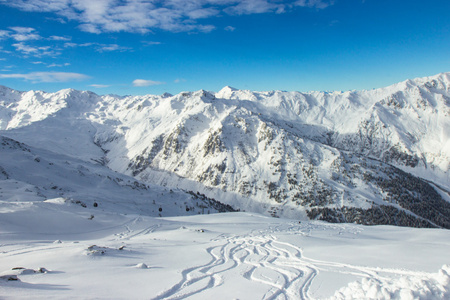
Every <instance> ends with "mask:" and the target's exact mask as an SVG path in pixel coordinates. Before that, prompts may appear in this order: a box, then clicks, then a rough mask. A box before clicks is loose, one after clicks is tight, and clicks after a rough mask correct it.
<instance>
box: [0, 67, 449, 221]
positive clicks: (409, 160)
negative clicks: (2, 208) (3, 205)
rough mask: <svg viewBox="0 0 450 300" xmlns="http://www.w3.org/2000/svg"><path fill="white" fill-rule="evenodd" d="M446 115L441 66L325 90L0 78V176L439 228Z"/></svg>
mask: <svg viewBox="0 0 450 300" xmlns="http://www.w3.org/2000/svg"><path fill="white" fill-rule="evenodd" d="M449 115H450V73H442V74H439V75H436V76H431V77H426V78H418V79H414V80H407V81H404V82H401V83H398V84H394V85H392V86H389V87H386V88H381V89H374V90H370V91H348V92H332V93H327V92H310V93H300V92H283V91H271V92H252V91H247V90H236V89H233V88H231V87H225V88H223V89H222V90H220V91H219V92H217V93H213V92H208V91H203V90H201V91H197V92H183V93H180V94H178V95H170V94H163V95H160V96H156V95H145V96H126V97H120V96H116V95H105V96H99V95H96V94H94V93H92V92H87V91H77V90H73V89H67V90H61V91H59V92H56V93H45V92H42V91H28V92H19V91H16V90H12V89H9V88H7V87H2V86H0V139H1V145H0V151H1V156H0V180H1V181H3V184H2V185H3V186H6V185H8V186H10V187H11V186H12V183H14V184H15V186H16V187H17V190H20V191H21V193H20V195H23V196H26V195H28V194H29V195H30V196H31V197H37V198H39V199H51V198H55V197H61V199H63V200H61V201H69V202H71V203H75V204H80V205H94V203H96V204H97V205H98V206H100V207H101V206H103V205H110V206H118V207H122V208H123V209H124V210H125V211H126V210H129V209H132V210H136V209H138V210H139V211H141V212H142V213H143V214H146V215H152V216H157V215H160V214H163V215H165V216H167V215H180V214H198V213H207V212H216V211H232V210H245V211H252V212H258V213H263V214H266V215H272V216H276V217H288V218H297V219H301V220H305V219H308V218H310V219H321V220H326V221H331V222H357V223H362V224H391V225H402V226H413V227H444V228H450V175H449V174H450V173H449V170H450V117H449ZM5 193H11V194H13V193H12V192H11V191H10V190H8V192H6V191H3V192H2V194H0V195H1V196H2V197H3V198H5V197H7V195H6V194H5ZM27 193H28V194H27ZM8 195H9V194H8ZM37 198H36V199H37ZM129 205H131V206H132V207H133V208H130V206H129ZM161 210H162V211H161Z"/></svg>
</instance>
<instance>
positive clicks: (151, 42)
mask: <svg viewBox="0 0 450 300" xmlns="http://www.w3.org/2000/svg"><path fill="white" fill-rule="evenodd" d="M142 44H144V45H146V46H154V45H161V44H162V43H161V42H154V41H142Z"/></svg>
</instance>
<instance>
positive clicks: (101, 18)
mask: <svg viewBox="0 0 450 300" xmlns="http://www.w3.org/2000/svg"><path fill="white" fill-rule="evenodd" d="M333 1H334V0H166V1H148V0H132V1H131V0H128V1H117V0H101V1H100V0H97V1H92V0H70V1H69V0H14V1H8V0H0V4H3V5H8V6H11V7H16V8H18V9H21V10H25V11H37V12H53V13H55V14H57V15H58V17H61V18H65V19H67V20H75V21H77V22H79V23H80V25H79V28H80V29H81V30H82V31H86V32H91V33H102V32H119V31H127V32H141V33H145V32H149V31H151V30H153V29H163V30H167V31H172V32H178V31H198V32H209V31H212V30H214V29H215V27H214V26H213V25H203V24H199V23H198V20H199V19H208V18H213V17H218V16H221V15H224V14H229V15H245V14H258V13H284V12H286V11H289V10H292V9H295V8H296V7H309V8H316V9H324V8H326V7H328V6H330V5H332V4H333Z"/></svg>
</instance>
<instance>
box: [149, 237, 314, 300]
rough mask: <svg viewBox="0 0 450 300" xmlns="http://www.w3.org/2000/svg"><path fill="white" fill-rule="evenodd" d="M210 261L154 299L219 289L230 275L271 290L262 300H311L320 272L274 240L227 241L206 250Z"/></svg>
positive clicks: (298, 253)
mask: <svg viewBox="0 0 450 300" xmlns="http://www.w3.org/2000/svg"><path fill="white" fill-rule="evenodd" d="M207 252H208V254H209V255H210V256H211V260H210V261H209V262H208V263H206V264H204V265H200V266H196V267H192V268H188V269H185V270H183V271H182V272H181V276H182V278H181V280H180V281H179V282H178V283H176V284H175V285H173V286H172V287H171V288H169V289H168V290H166V291H165V292H163V293H161V294H160V295H158V296H157V297H156V298H154V299H183V298H187V297H189V296H193V295H196V294H198V293H201V292H202V291H204V290H206V289H209V288H214V287H217V286H220V285H221V284H222V283H223V276H222V275H224V273H225V272H227V271H233V272H236V271H238V274H240V275H241V276H242V277H243V278H245V279H247V280H250V281H255V282H259V283H262V284H264V285H266V286H268V287H269V290H268V291H267V292H266V294H265V295H264V297H263V299H308V298H309V296H308V289H309V286H310V284H311V282H312V280H313V279H314V277H315V276H316V274H317V273H318V271H317V269H316V268H314V267H312V266H311V265H310V264H309V263H305V262H303V260H302V253H301V250H300V249H299V248H298V247H296V246H294V245H291V244H289V243H284V242H280V241H277V240H276V238H275V237H273V236H271V235H268V236H251V237H231V238H226V242H225V243H224V244H222V245H218V246H213V247H210V248H207Z"/></svg>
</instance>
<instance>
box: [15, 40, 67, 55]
mask: <svg viewBox="0 0 450 300" xmlns="http://www.w3.org/2000/svg"><path fill="white" fill-rule="evenodd" d="M12 46H13V47H14V48H16V51H17V52H20V53H22V54H23V55H25V56H35V57H41V56H57V55H60V52H59V51H58V49H57V48H52V47H50V46H40V47H35V46H30V45H27V44H25V43H22V42H20V43H16V44H12Z"/></svg>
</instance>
